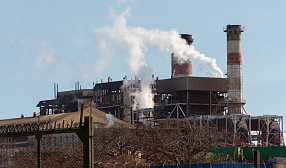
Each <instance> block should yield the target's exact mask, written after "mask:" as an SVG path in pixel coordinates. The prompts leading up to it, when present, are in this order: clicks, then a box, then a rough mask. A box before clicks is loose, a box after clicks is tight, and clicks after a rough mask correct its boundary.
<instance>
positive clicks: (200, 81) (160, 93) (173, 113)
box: [38, 25, 284, 146]
mask: <svg viewBox="0 0 286 168" xmlns="http://www.w3.org/2000/svg"><path fill="white" fill-rule="evenodd" d="M243 31H244V29H243V28H242V27H241V25H227V26H226V27H225V28H224V32H226V35H227V78H214V77H194V76H192V60H191V59H189V60H187V61H186V62H183V63H182V62H179V61H178V60H176V58H175V55H174V54H171V76H170V78H169V79H158V77H157V78H156V79H154V75H152V78H153V80H154V83H152V84H151V86H150V89H151V91H152V93H153V95H154V97H153V100H154V107H153V108H145V109H138V108H137V109H134V108H133V104H134V101H135V100H134V99H135V96H134V93H135V92H137V91H140V82H141V80H140V79H138V78H136V77H135V79H133V80H132V79H127V77H126V76H125V77H124V78H123V80H121V81H112V79H111V78H110V77H109V78H108V81H107V82H100V83H96V84H94V86H93V89H80V87H79V86H78V87H76V89H75V90H74V91H68V92H57V94H56V95H57V97H56V99H54V100H46V101H40V102H39V104H38V107H39V108H40V115H49V114H56V113H66V112H72V111H77V110H79V107H80V104H82V103H83V104H93V105H94V107H95V108H97V109H99V110H101V111H104V112H105V113H111V114H113V115H114V116H115V117H117V118H119V119H121V120H123V121H125V122H127V123H129V124H133V125H135V126H139V125H140V124H155V123H156V122H158V121H160V120H166V119H172V118H176V119H180V118H184V119H188V120H193V121H198V122H195V123H197V124H200V125H208V126H213V127H216V128H218V129H221V130H224V131H225V132H226V134H227V135H229V136H231V137H233V140H232V142H226V143H229V144H233V145H237V144H240V145H245V144H251V145H253V144H258V145H262V146H270V145H281V144H284V142H283V136H282V132H283V130H282V129H283V118H282V116H277V115H263V116H250V115H248V114H246V112H245V110H244V108H243V106H244V104H245V101H244V100H243V96H242V93H243V90H242V54H241V33H242V32H243ZM181 38H183V39H185V40H186V43H187V44H188V45H192V43H193V41H194V39H193V38H192V35H189V34H181ZM150 78H151V77H150ZM124 83H129V84H128V85H127V86H125V85H124Z"/></svg>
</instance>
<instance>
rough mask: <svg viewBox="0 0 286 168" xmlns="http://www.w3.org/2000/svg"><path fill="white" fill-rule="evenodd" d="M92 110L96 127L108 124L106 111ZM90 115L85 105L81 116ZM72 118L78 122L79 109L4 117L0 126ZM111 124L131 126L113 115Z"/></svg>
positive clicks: (88, 108)
mask: <svg viewBox="0 0 286 168" xmlns="http://www.w3.org/2000/svg"><path fill="white" fill-rule="evenodd" d="M91 111H92V117H93V123H94V124H95V126H96V127H106V126H108V124H109V121H108V120H107V118H106V115H107V114H106V113H105V112H103V111H100V110H98V109H96V108H93V107H92V108H91ZM89 115H90V107H89V106H85V108H84V110H83V118H84V117H85V116H89ZM72 120H73V123H79V122H80V111H77V112H71V113H61V114H53V115H41V116H36V117H24V118H15V119H6V120H0V127H1V126H11V125H24V124H34V123H38V122H39V123H46V122H48V123H54V122H57V123H60V122H63V121H64V122H65V123H70V122H71V121H72ZM113 124H114V126H123V127H129V128H133V126H132V125H131V124H128V123H126V122H124V121H122V120H119V119H117V118H116V117H113Z"/></svg>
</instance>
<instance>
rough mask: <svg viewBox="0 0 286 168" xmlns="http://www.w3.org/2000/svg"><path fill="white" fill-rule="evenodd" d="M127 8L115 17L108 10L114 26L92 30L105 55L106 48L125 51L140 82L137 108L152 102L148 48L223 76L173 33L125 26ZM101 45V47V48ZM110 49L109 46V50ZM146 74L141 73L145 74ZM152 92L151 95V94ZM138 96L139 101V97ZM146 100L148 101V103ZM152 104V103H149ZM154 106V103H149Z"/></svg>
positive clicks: (210, 60) (176, 33)
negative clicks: (169, 54) (146, 54)
mask: <svg viewBox="0 0 286 168" xmlns="http://www.w3.org/2000/svg"><path fill="white" fill-rule="evenodd" d="M130 11H131V9H130V8H127V9H126V10H125V11H124V12H123V13H121V14H120V15H116V14H115V13H114V10H112V11H111V17H112V18H113V20H114V22H113V26H111V27H104V28H100V29H97V30H95V33H96V35H97V39H98V42H99V46H103V47H101V52H102V53H104V52H107V48H108V47H107V46H106V45H110V46H118V47H119V48H121V49H127V50H128V52H129V55H130V58H129V59H128V61H127V64H128V66H129V68H130V71H131V72H132V73H133V74H134V75H136V76H137V77H139V78H140V79H141V83H142V84H141V90H140V92H138V93H136V92H135V93H134V94H135V98H137V99H135V100H136V101H137V102H135V103H138V105H139V107H140V108H149V101H148V100H150V101H152V102H153V100H152V99H153V95H152V92H151V88H150V85H151V83H152V82H153V80H152V79H151V73H150V71H149V70H150V67H149V66H148V65H147V63H146V62H145V61H144V58H145V53H146V51H147V50H148V47H155V48H157V49H158V50H160V51H162V52H167V53H174V56H175V58H176V59H177V60H178V62H179V63H184V62H186V61H187V60H188V59H189V58H191V59H192V60H195V61H198V62H200V63H202V64H205V65H207V66H208V67H209V68H210V69H211V70H212V72H213V74H212V75H214V76H216V77H223V73H222V71H221V70H220V68H218V67H217V64H216V60H215V59H214V58H209V57H206V56H205V55H204V54H202V53H200V52H199V51H197V50H196V49H195V48H194V46H190V45H187V44H186V41H185V40H184V39H182V38H181V36H180V34H179V33H178V32H177V31H176V30H170V31H163V30H160V29H153V30H146V29H144V28H142V27H130V26H127V17H128V16H130ZM102 44H104V45H102ZM110 48H111V47H110ZM111 51H112V50H108V52H109V53H108V55H109V57H108V59H107V60H106V62H104V60H105V59H104V60H101V61H99V62H100V64H101V65H102V64H104V65H107V64H108V62H109V60H110V59H111V58H112V56H113V54H111V53H110V52H111ZM146 69H147V71H148V73H147V72H144V71H146ZM150 93H151V95H150ZM138 97H140V98H138ZM147 99H148V100H147ZM151 104H152V103H151ZM152 105H154V103H153V104H152Z"/></svg>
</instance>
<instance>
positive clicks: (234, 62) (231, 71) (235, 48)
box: [224, 25, 245, 114]
mask: <svg viewBox="0 0 286 168" xmlns="http://www.w3.org/2000/svg"><path fill="white" fill-rule="evenodd" d="M224 32H226V33H227V78H228V100H229V104H228V112H229V113H230V114H242V113H243V105H244V104H245V103H244V102H243V99H242V62H241V32H244V30H243V29H242V28H241V25H227V27H226V28H224Z"/></svg>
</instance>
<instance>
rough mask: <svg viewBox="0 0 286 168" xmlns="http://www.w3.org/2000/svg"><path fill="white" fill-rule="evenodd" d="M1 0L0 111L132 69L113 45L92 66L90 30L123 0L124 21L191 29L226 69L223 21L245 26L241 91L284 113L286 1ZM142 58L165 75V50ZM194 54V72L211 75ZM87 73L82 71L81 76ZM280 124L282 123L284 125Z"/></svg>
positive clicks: (258, 105)
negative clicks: (109, 55) (104, 60)
mask: <svg viewBox="0 0 286 168" xmlns="http://www.w3.org/2000/svg"><path fill="white" fill-rule="evenodd" d="M0 3H1V5H0V78H1V82H0V86H1V87H0V91H1V94H0V100H1V101H0V107H1V112H0V119H6V118H17V117H20V116H21V114H24V115H25V116H31V115H32V113H33V112H34V111H35V112H38V109H37V108H36V107H35V106H36V104H37V103H38V101H40V100H45V99H52V98H53V83H58V84H59V90H60V91H64V90H71V89H74V83H75V82H76V81H80V83H81V85H82V88H91V87H92V83H93V82H96V81H100V80H101V79H103V81H106V80H107V77H108V76H111V78H113V81H115V80H121V79H122V77H123V76H125V75H127V76H128V77H129V78H131V77H132V76H131V75H130V72H129V71H128V68H126V61H127V59H128V52H126V51H124V50H117V51H116V52H114V57H113V59H112V60H110V61H109V64H107V65H106V66H105V69H104V71H102V72H96V71H94V69H95V67H94V66H96V62H98V59H99V52H98V51H97V49H96V48H97V45H98V44H97V43H96V41H95V40H94V39H95V33H94V31H95V30H96V29H99V28H102V27H105V26H112V23H113V20H112V19H111V17H110V11H111V10H112V9H113V10H114V11H115V13H117V14H120V13H122V12H123V11H125V10H126V9H127V8H128V7H129V8H131V15H130V16H129V17H128V19H127V25H128V26H131V27H143V28H145V29H147V30H151V29H155V28H159V29H161V30H166V31H169V30H172V29H176V30H177V31H178V32H179V33H189V34H192V35H193V38H194V39H195V40H194V43H193V45H194V46H195V47H196V49H197V50H198V51H200V52H201V53H204V54H205V55H206V56H208V57H212V58H215V59H216V60H217V64H218V66H219V67H220V68H221V70H222V71H225V70H226V34H225V33H224V32H223V27H224V26H226V25H227V24H241V25H243V26H245V32H244V33H243V34H242V61H243V65H242V66H243V89H244V91H243V93H244V94H243V98H244V99H246V102H247V104H246V105H245V109H246V111H247V113H248V114H251V115H263V114H271V115H273V114H277V115H283V116H284V118H285V117H286V113H285V108H284V103H285V102H286V98H285V95H286V91H285V89H284V88H285V85H286V75H285V72H286V66H285V65H284V64H285V62H286V57H285V56H286V54H285V53H286V47H285V44H286V42H285V39H286V33H285V32H286V31H285V30H286V22H285V17H286V8H285V6H286V1H283V0H277V1H275V3H274V2H273V1H271V2H270V1H246V0H240V1H238V0H218V1H213V0H209V1H202V0H194V1H189V0H185V1H170V0H164V1H163V0H156V1H142V0H141V1H136V0H133V1H126V0H125V1H123V0H121V2H120V1H112V0H109V1H103V0H102V1H99V0H89V1H88V0H87V1H74V0H61V1H54V0H49V1H38V0H37V1H36V0H30V1H20V0H18V1H13V0H2V1H1V2H0ZM145 61H146V62H147V63H148V64H149V65H150V67H151V68H152V73H153V74H155V76H159V78H160V79H162V78H169V77H170V57H169V55H168V54H166V53H161V52H159V51H157V50H156V49H154V48H150V49H149V50H148V51H147V53H146V58H145ZM205 71H206V67H205V66H204V65H201V64H199V63H196V62H194V66H193V74H194V76H210V75H209V74H208V73H206V72H205ZM87 74H88V76H89V77H88V78H87V77H86V76H87ZM284 127H285V126H284Z"/></svg>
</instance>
